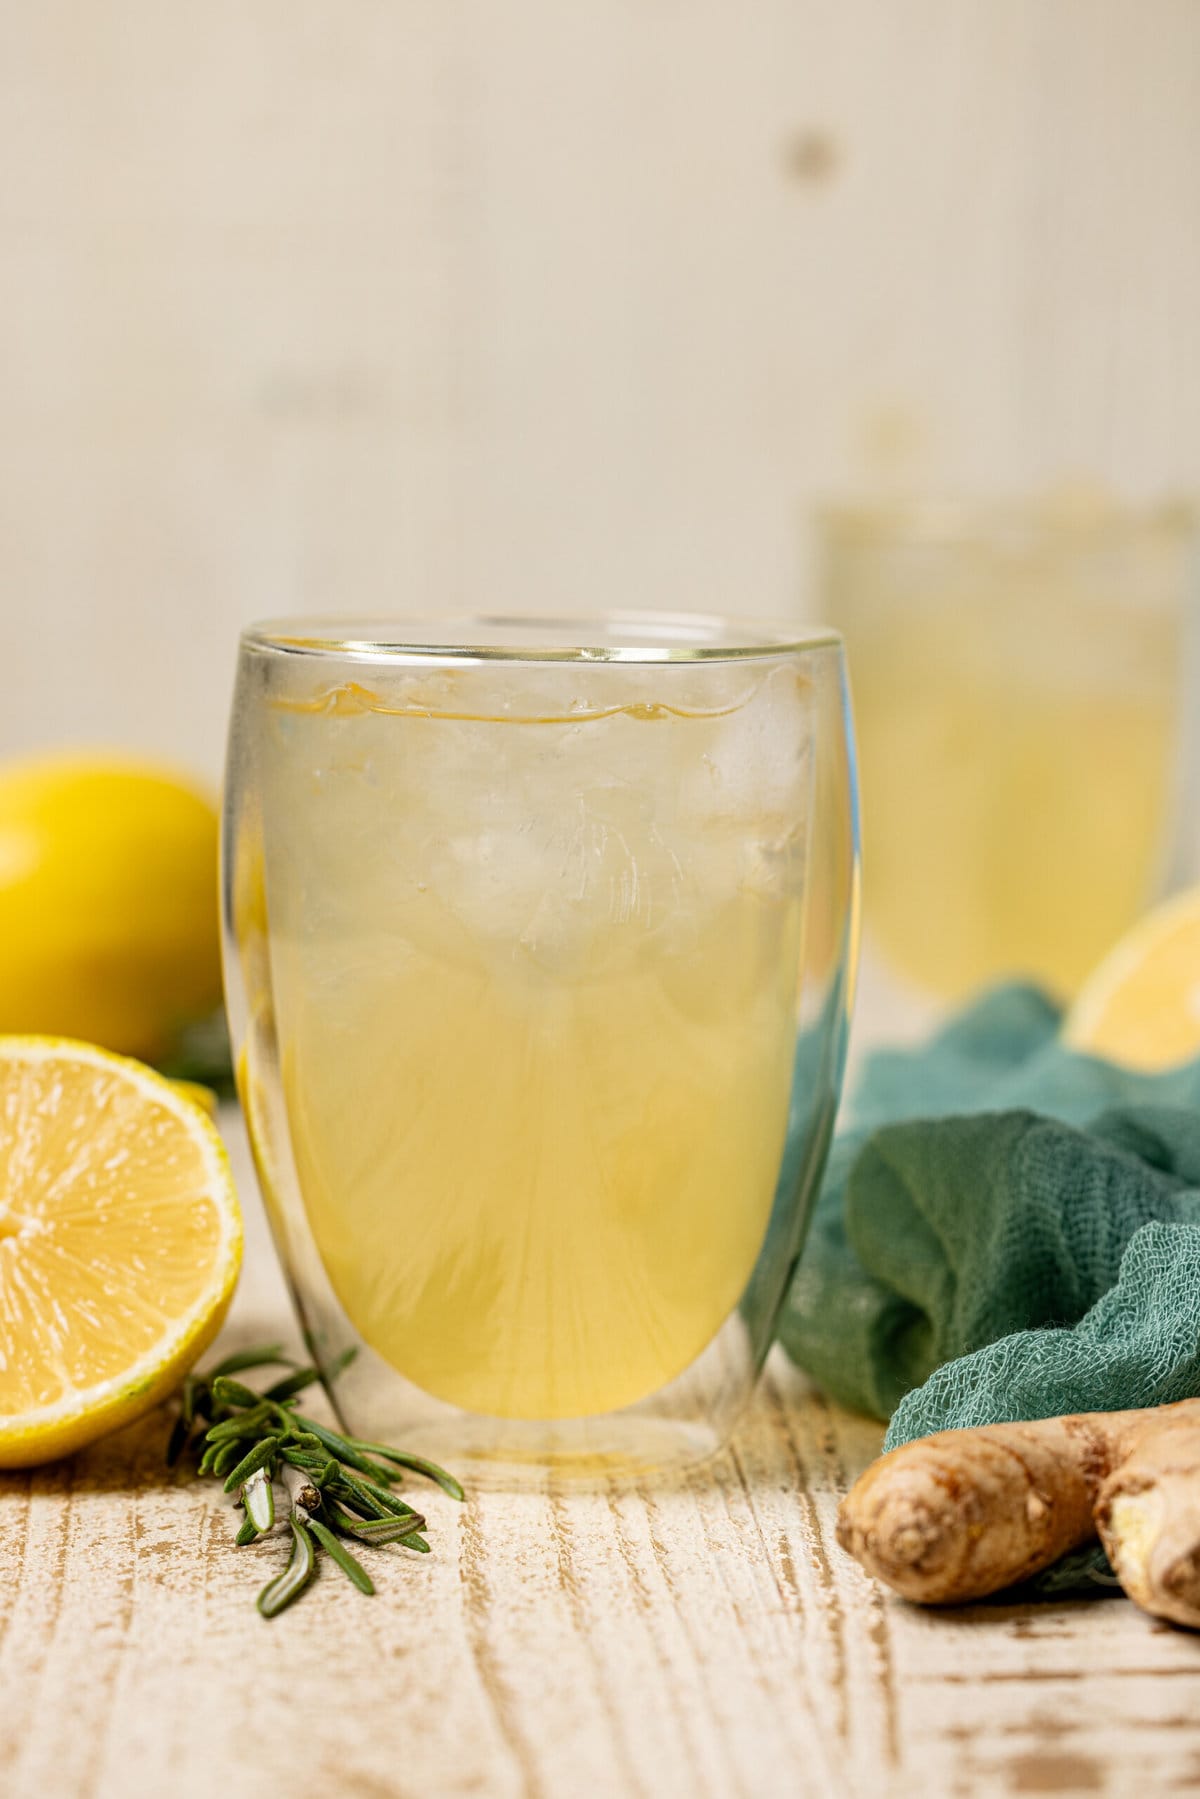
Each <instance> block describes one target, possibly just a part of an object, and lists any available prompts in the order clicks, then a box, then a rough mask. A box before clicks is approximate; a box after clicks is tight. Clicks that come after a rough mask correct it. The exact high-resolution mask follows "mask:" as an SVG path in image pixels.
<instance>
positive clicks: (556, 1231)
mask: <svg viewBox="0 0 1200 1799" xmlns="http://www.w3.org/2000/svg"><path fill="white" fill-rule="evenodd" d="M223 882H224V922H225V947H226V987H227V995H228V1006H229V1015H230V1022H231V1030H232V1035H233V1042H234V1049H235V1054H236V1065H237V1075H238V1086H239V1090H240V1093H241V1098H242V1105H243V1109H244V1112H245V1115H246V1119H247V1123H248V1127H249V1131H250V1136H251V1141H252V1145H253V1150H254V1155H255V1159H256V1164H257V1168H258V1173H259V1178H260V1183H261V1186H262V1189H263V1193H264V1196H265V1200H266V1204H267V1208H268V1211H269V1214H270V1219H271V1225H272V1229H273V1231H274V1235H275V1240H276V1243H277V1246H278V1249H279V1253H280V1256H281V1259H282V1262H283V1265H284V1268H285V1270H286V1272H287V1274H288V1277H289V1280H290V1283H291V1287H292V1292H293V1295H294V1297H295V1300H296V1304H297V1307H298V1310H299V1313H300V1317H301V1320H302V1323H303V1326H304V1329H305V1331H306V1334H307V1337H308V1340H309V1342H310V1344H311V1347H312V1351H313V1354H314V1355H315V1357H316V1359H317V1361H318V1363H319V1365H320V1367H321V1368H322V1370H323V1372H324V1375H325V1378H326V1384H327V1386H328V1388H329V1391H330V1394H331V1397H332V1399H333V1403H334V1405H335V1407H336V1409H337V1411H338V1413H339V1414H340V1416H341V1417H342V1419H343V1421H344V1423H345V1424H346V1425H347V1426H348V1427H349V1428H351V1429H352V1430H353V1431H354V1432H355V1433H357V1434H360V1435H363V1436H368V1437H372V1438H376V1439H378V1438H390V1439H392V1440H395V1441H401V1442H403V1443H404V1444H405V1445H407V1446H409V1447H411V1448H412V1449H414V1450H416V1451H418V1452H424V1453H426V1454H428V1455H430V1456H433V1457H435V1458H436V1459H438V1460H443V1461H448V1462H450V1463H452V1464H453V1465H456V1466H458V1465H460V1464H463V1463H464V1462H467V1463H472V1462H473V1463H474V1464H476V1466H475V1475H476V1477H478V1474H479V1472H480V1467H481V1466H482V1467H483V1468H484V1470H485V1472H486V1471H487V1470H489V1469H490V1470H491V1471H492V1472H493V1473H494V1474H495V1475H497V1476H498V1477H499V1478H501V1479H504V1480H510V1481H511V1480H513V1479H514V1478H519V1477H520V1476H521V1474H522V1473H524V1474H526V1475H530V1474H533V1473H536V1472H538V1471H542V1470H545V1469H546V1468H547V1467H553V1468H555V1469H557V1470H559V1471H567V1472H570V1471H577V1472H584V1473H594V1472H600V1471H603V1470H605V1469H606V1468H612V1467H618V1466H619V1467H621V1468H623V1469H627V1470H628V1469H637V1470H648V1469H651V1468H658V1467H663V1466H670V1465H678V1464H680V1463H685V1462H689V1461H694V1460H697V1459H700V1458H702V1457H704V1456H707V1455H709V1454H711V1453H712V1452H713V1451H714V1450H716V1449H717V1448H719V1447H720V1446H721V1444H722V1443H723V1442H724V1441H725V1439H726V1437H727V1435H728V1433H729V1431H730V1429H731V1427H732V1425H733V1422H734V1420H735V1418H736V1415H737V1412H738V1410H739V1408H740V1407H741V1405H742V1403H743V1402H744V1401H745V1399H746V1398H747V1396H748V1394H749V1392H750V1389H751V1387H752V1385H753V1382H754V1378H755V1375H756V1373H757V1371H758V1369H759V1367H760V1366H761V1363H762V1361H763V1358H764V1357H765V1355H766V1352H767V1349H768V1347H769V1345H770V1341H771V1337H772V1334H773V1330H774V1326H775V1321H776V1316H777V1312H778V1309H779V1306H780V1303H781V1301H782V1298H783V1295H784V1292H785V1290H786V1287H787V1285H788V1281H789V1278H790V1275H791V1273H792V1269H793V1267H794V1264H795V1260H796V1256H797V1254H798V1252H799V1248H800V1243H801V1239H802V1236H803V1232H804V1228H805V1224H806V1220H807V1215H808V1211H809V1207H810V1205H811V1202H812V1199H813V1197H814V1192H815V1188H816V1183H817V1181H818V1179H819V1176H820V1173H821V1169H822V1166H823V1163H824V1159H825V1153H826V1149H827V1147H828V1143H829V1137H830V1132H831V1130H832V1125H833V1118H834V1112H835V1109H836V1106H837V1100H838V1092H839V1086H840V1082H841V1072H842V1062H843V1055H844V1049H845V1038H846V1030H847V1015H848V1006H849V1000H850V991H851V983H852V976H853V964H854V952H855V939H856V919H857V891H858V890H857V807H856V795H855V780H854V764H853V753H852V749H851V743H850V724H849V712H848V702H847V693H846V684H845V672H844V668H843V659H842V650H841V646H840V643H839V641H838V639H837V638H836V637H835V636H833V635H831V634H829V633H824V632H818V633H815V634H813V635H811V636H807V637H804V638H801V639H796V638H794V637H791V636H788V635H786V634H776V633H772V632H766V631H763V632H758V631H755V632H743V631H742V630H741V629H739V628H735V627H733V626H731V625H728V624H724V623H722V622H721V621H718V620H711V619H700V618H680V617H662V618H648V617H644V616H643V617H628V618H626V617H620V616H614V617H609V618H606V619H602V620H599V621H596V622H594V623H579V622H575V623H563V624H558V623H554V622H548V621H544V620H542V621H533V620H463V621H454V622H446V621H439V622H437V623H432V624H415V623H411V622H407V621H404V622H396V621H387V620H379V619H371V620H364V621H357V622H350V621H344V620H327V621H326V620H312V619H299V620H294V621H290V622H288V621H285V622H279V623H272V624H267V625H262V626H260V627H257V628H255V629H252V630H250V631H249V632H247V633H246V635H245V636H244V638H243V640H242V645H241V657H240V667H239V673H238V682H237V692H236V697H235V700H234V709H233V721H232V728H231V735H230V746H229V766H228V781H227V798H226V817H225V834H224V875H223ZM350 1350H353V1351H355V1352H356V1353H355V1354H354V1355H353V1356H352V1357H351V1358H350V1359H349V1360H348V1362H346V1363H345V1365H344V1366H343V1361H344V1358H345V1357H346V1352H347V1351H350Z"/></svg>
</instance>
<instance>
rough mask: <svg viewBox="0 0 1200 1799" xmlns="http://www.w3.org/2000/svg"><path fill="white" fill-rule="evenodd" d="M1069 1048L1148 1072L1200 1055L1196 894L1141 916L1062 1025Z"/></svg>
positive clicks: (1199, 910)
mask: <svg viewBox="0 0 1200 1799" xmlns="http://www.w3.org/2000/svg"><path fill="white" fill-rule="evenodd" d="M1063 1036H1064V1039H1065V1041H1066V1042H1067V1043H1068V1044H1069V1045H1070V1046H1071V1048H1072V1049H1078V1050H1082V1051H1084V1052H1085V1053H1086V1054H1088V1055H1093V1056H1104V1057H1106V1058H1107V1059H1108V1060H1109V1061H1110V1062H1119V1063H1121V1064H1122V1066H1123V1067H1126V1068H1134V1069H1141V1070H1144V1071H1145V1072H1147V1073H1154V1072H1156V1071H1157V1070H1159V1069H1163V1068H1171V1067H1174V1066H1175V1065H1176V1064H1178V1063H1181V1062H1186V1061H1189V1060H1190V1059H1191V1058H1192V1057H1193V1056H1197V1055H1200V888H1196V887H1193V888H1190V889H1189V890H1188V891H1187V892H1186V893H1181V894H1178V895H1176V897H1175V898H1174V899H1170V900H1167V901H1166V902H1165V903H1164V904H1163V905H1161V906H1157V907H1156V908H1155V909H1154V911H1153V912H1150V913H1148V914H1147V916H1146V917H1145V918H1144V919H1142V921H1141V923H1140V924H1137V925H1135V926H1134V928H1133V930H1132V931H1130V932H1129V933H1128V935H1127V936H1125V937H1123V938H1122V939H1121V941H1120V942H1119V943H1118V944H1117V946H1116V948H1115V949H1113V950H1111V951H1110V952H1109V954H1108V955H1107V956H1106V957H1105V959H1104V961H1103V962H1102V963H1101V964H1100V966H1099V968H1097V969H1096V971H1095V973H1094V974H1093V975H1091V976H1090V977H1089V979H1088V981H1087V983H1086V984H1085V986H1084V988H1083V991H1082V992H1081V993H1080V995H1079V997H1078V999H1077V1000H1076V1001H1075V1004H1074V1005H1073V1006H1072V1008H1071V1010H1070V1013H1069V1014H1068V1016H1067V1019H1066V1022H1065V1024H1064V1026H1063Z"/></svg>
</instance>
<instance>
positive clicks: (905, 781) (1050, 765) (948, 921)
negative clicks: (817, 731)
mask: <svg viewBox="0 0 1200 1799" xmlns="http://www.w3.org/2000/svg"><path fill="white" fill-rule="evenodd" d="M819 533H820V545H819V548H820V558H821V581H822V592H821V596H820V610H821V612H822V614H823V616H826V617H828V618H829V620H830V622H831V623H832V624H835V625H836V626H838V627H839V628H840V629H841V630H842V632H843V634H844V636H845V639H846V643H847V647H848V650H849V653H850V659H851V669H852V673H853V680H854V698H855V713H856V721H857V726H858V734H859V745H860V757H861V765H862V771H863V835H864V846H865V859H866V871H867V883H866V907H867V909H866V925H867V932H868V936H867V943H868V947H870V948H873V949H874V950H875V951H876V953H877V954H878V955H879V956H880V957H881V958H882V960H883V961H884V962H886V964H887V967H888V970H889V972H890V973H892V974H895V975H899V976H900V977H902V978H903V979H904V980H906V981H907V982H909V983H911V984H912V985H913V987H914V988H916V989H919V990H921V991H923V992H924V993H926V994H930V995H936V996H937V997H939V998H946V999H952V998H958V997H961V996H963V995H965V994H967V993H969V992H971V991H972V990H973V989H976V988H978V987H979V986H981V985H982V984H984V983H986V982H988V981H990V980H993V979H997V978H1001V977H1004V976H1008V975H1013V976H1023V977H1027V978H1031V979H1034V980H1037V981H1040V982H1042V983H1043V984H1044V985H1046V986H1047V987H1049V988H1050V989H1051V990H1052V991H1054V992H1056V993H1057V994H1059V995H1060V996H1063V997H1066V996H1069V995H1071V994H1072V993H1073V992H1074V991H1075V990H1076V989H1077V988H1078V987H1079V985H1080V983H1081V982H1082V980H1083V979H1084V977H1085V976H1086V975H1087V974H1088V972H1089V970H1090V969H1091V968H1093V967H1094V966H1095V964H1096V963H1097V961H1098V960H1099V959H1100V957H1101V956H1102V955H1103V954H1104V952H1105V951H1106V950H1107V949H1108V948H1109V947H1110V946H1111V944H1112V943H1113V942H1114V941H1115V940H1116V939H1117V938H1118V937H1119V936H1120V935H1121V933H1122V932H1123V931H1124V930H1126V929H1127V928H1128V926H1129V925H1130V924H1131V923H1132V922H1133V921H1134V919H1136V918H1137V917H1138V916H1139V915H1140V913H1141V912H1143V911H1144V910H1145V908H1146V907H1147V906H1148V905H1149V904H1151V903H1152V902H1153V900H1154V899H1155V898H1156V897H1157V896H1158V895H1159V894H1160V893H1161V892H1162V891H1164V890H1165V889H1166V888H1167V887H1168V886H1170V885H1171V884H1172V879H1173V878H1178V876H1179V873H1180V870H1181V867H1182V866H1183V865H1184V864H1186V861H1187V859H1188V858H1187V855H1186V847H1190V846H1185V850H1184V853H1181V845H1180V843H1179V842H1178V841H1177V835H1178V833H1177V824H1176V821H1177V819H1178V818H1179V815H1180V801H1181V797H1182V774H1183V768H1184V764H1185V751H1184V746H1183V744H1182V741H1181V739H1182V737H1183V734H1184V728H1185V725H1186V722H1187V710H1186V707H1185V694H1184V690H1185V685H1186V684H1187V683H1186V679H1185V670H1186V667H1187V663H1188V659H1189V642H1190V631H1191V615H1192V612H1193V608H1194V601H1195V574H1196V563H1195V519H1194V516H1193V514H1192V513H1191V512H1190V511H1189V510H1188V509H1187V508H1185V507H1183V506H1179V505H1173V506H1163V507H1161V508H1157V509H1146V510H1140V511H1127V510H1121V509H1118V508H1116V507H1111V506H1108V505H1104V504H1100V503H1096V502H1078V501H1074V502H1071V501H1062V502H1051V501H1047V502H1045V503H1043V504H1035V503H1030V504H1028V505H1022V506H1017V505H1013V506H1007V507H999V506H997V507H982V506H980V507H965V506H948V505H925V506H898V505H897V506H879V507H870V506H863V507H843V508H838V509H832V510H829V511H827V512H825V513H824V514H823V515H822V517H821V519H820V521H819Z"/></svg>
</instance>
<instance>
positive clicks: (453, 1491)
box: [350, 1437, 466, 1499]
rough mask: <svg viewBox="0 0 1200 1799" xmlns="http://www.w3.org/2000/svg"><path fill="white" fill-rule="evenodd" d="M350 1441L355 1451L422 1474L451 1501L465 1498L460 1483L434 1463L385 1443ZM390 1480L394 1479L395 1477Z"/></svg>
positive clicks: (356, 1438)
mask: <svg viewBox="0 0 1200 1799" xmlns="http://www.w3.org/2000/svg"><path fill="white" fill-rule="evenodd" d="M350 1441H351V1443H352V1445H353V1447H354V1448H355V1449H358V1450H361V1451H363V1452H364V1453H365V1454H369V1455H377V1456H381V1457H382V1458H383V1460H384V1461H385V1462H395V1463H396V1464H397V1465H398V1466H399V1467H401V1468H411V1469H412V1471H413V1473H414V1474H423V1475H424V1476H425V1478H426V1480H432V1481H436V1482H437V1484H438V1486H439V1487H440V1488H441V1489H442V1492H443V1493H448V1494H449V1495H450V1497H451V1499H465V1498H466V1494H465V1493H464V1492H463V1490H462V1484H461V1482H459V1481H457V1480H455V1478H454V1476H453V1475H452V1474H447V1473H446V1470H445V1469H444V1468H439V1467H438V1465H437V1463H436V1462H427V1461H426V1460H425V1458H424V1456H420V1455H409V1454H407V1452H406V1451H404V1450H402V1449H389V1448H388V1446H387V1444H386V1443H364V1442H362V1440H361V1439H360V1438H358V1437H352V1438H351V1439H350ZM391 1478H393V1479H394V1478H395V1476H392V1477H391Z"/></svg>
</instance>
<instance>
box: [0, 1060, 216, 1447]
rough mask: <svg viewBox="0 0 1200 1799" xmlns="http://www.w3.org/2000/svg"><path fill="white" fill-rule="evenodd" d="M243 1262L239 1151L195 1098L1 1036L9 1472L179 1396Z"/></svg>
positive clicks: (135, 1070) (2, 1394)
mask: <svg viewBox="0 0 1200 1799" xmlns="http://www.w3.org/2000/svg"><path fill="white" fill-rule="evenodd" d="M241 1258H242V1224H241V1214H240V1211H239V1209H238V1202H237V1196H236V1193H235V1191H234V1185H233V1177H232V1175H231V1173H230V1169H229V1161H228V1157H227V1156H226V1153H225V1148H224V1145H223V1144H222V1142H221V1139H220V1137H219V1136H218V1135H217V1132H216V1129H215V1127H214V1126H213V1124H212V1122H211V1120H210V1119H209V1118H207V1117H206V1116H205V1114H204V1112H203V1111H202V1110H201V1109H200V1107H199V1106H198V1105H196V1104H195V1103H194V1102H193V1101H192V1099H191V1098H189V1097H188V1096H187V1095H186V1094H185V1093H181V1092H180V1091H179V1090H178V1089H177V1088H176V1087H174V1086H173V1085H172V1084H171V1083H170V1082H169V1081H167V1080H165V1079H163V1078H162V1077H161V1076H160V1075H157V1074H155V1073H154V1072H153V1071H152V1070H151V1069H149V1068H145V1067H143V1066H142V1065H141V1064H140V1063H138V1062H131V1061H129V1060H127V1059H126V1058H124V1057H121V1056H115V1055H111V1054H109V1053H108V1052H106V1051H104V1050H100V1049H95V1048H93V1047H92V1046H91V1045H89V1044H83V1043H71V1042H67V1041H64V1040H62V1039H58V1038H41V1037H0V1468H20V1467H29V1466H32V1465H33V1464H35V1463H38V1462H44V1461H49V1460H51V1459H53V1458H54V1457H56V1456H60V1455H66V1454H68V1453H69V1452H70V1451H72V1450H75V1449H78V1448H81V1447H82V1446H83V1445H84V1444H87V1443H90V1442H93V1441H94V1440H95V1439H96V1438H98V1437H101V1436H103V1435H105V1434H106V1433H107V1432H108V1431H110V1430H116V1429H117V1428H119V1427H120V1426H121V1425H124V1424H128V1423H129V1422H131V1420H133V1419H134V1418H137V1417H139V1416H140V1415H141V1414H142V1413H144V1412H146V1411H149V1410H150V1409H151V1407H153V1406H155V1405H157V1404H158V1403H159V1401H160V1400H162V1399H164V1398H166V1397H167V1395H168V1394H169V1393H170V1392H171V1391H172V1390H173V1389H174V1388H175V1387H176V1386H177V1385H178V1384H179V1382H180V1380H181V1379H182V1378H183V1375H184V1374H185V1373H186V1371H187V1370H188V1368H189V1367H190V1366H191V1365H192V1363H193V1362H194V1361H195V1359H196V1357H197V1356H198V1355H200V1354H201V1352H202V1351H203V1350H204V1349H205V1348H206V1347H207V1345H208V1344H209V1343H210V1342H211V1341H212V1338H213V1337H214V1336H215V1335H216V1333H217V1331H218V1329H219V1328H220V1325H221V1322H222V1320H223V1318H224V1316H225V1313H226V1310H227V1309H228V1305H229V1301H230V1299H231V1298H232V1295H233V1289H234V1286H235V1285H236V1282H237V1276H238V1271H239V1268H240V1266H241Z"/></svg>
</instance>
